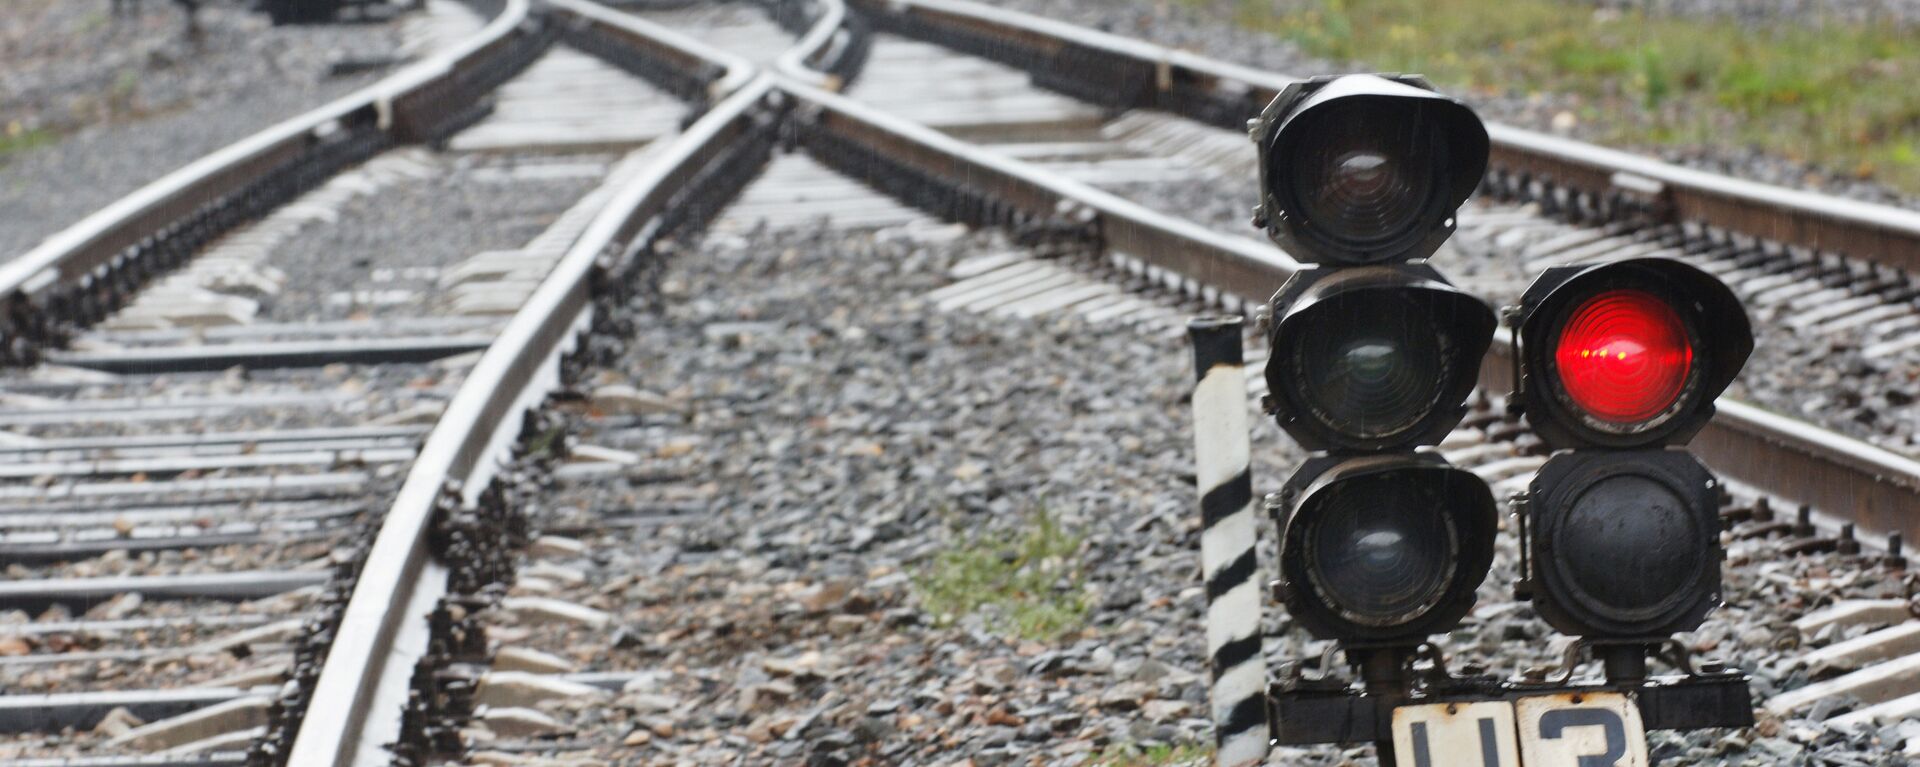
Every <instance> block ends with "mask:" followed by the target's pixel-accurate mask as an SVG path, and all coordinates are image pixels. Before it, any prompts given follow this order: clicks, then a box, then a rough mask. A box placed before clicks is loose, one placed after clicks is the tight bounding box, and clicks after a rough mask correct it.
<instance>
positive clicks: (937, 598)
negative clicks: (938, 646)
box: [914, 509, 1091, 641]
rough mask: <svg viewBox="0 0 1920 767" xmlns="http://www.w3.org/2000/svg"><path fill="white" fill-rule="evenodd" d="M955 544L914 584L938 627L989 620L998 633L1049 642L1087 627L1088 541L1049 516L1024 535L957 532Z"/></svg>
mask: <svg viewBox="0 0 1920 767" xmlns="http://www.w3.org/2000/svg"><path fill="white" fill-rule="evenodd" d="M955 535H956V536H957V540H956V542H955V544H954V545H953V546H952V547H950V548H948V549H947V550H946V551H942V552H941V553H940V554H939V555H937V556H936V557H934V560H933V562H932V563H931V564H930V565H928V566H927V567H926V568H925V569H924V570H923V571H922V572H920V573H919V577H917V578H915V579H914V587H915V591H916V593H917V594H918V596H919V598H920V604H921V606H922V607H924V608H925V609H926V610H927V611H928V612H929V613H932V614H933V616H934V618H935V619H936V620H937V621H940V622H942V623H951V622H952V621H954V620H957V619H959V618H961V617H963V616H967V615H972V614H975V613H981V614H984V615H986V616H987V617H988V622H989V624H990V625H992V626H993V627H994V628H995V630H998V631H1004V632H1008V633H1011V634H1014V635H1017V636H1019V637H1022V638H1025V639H1036V640H1042V641H1049V640H1054V639H1058V638H1060V637H1063V636H1066V635H1068V634H1070V633H1073V632H1075V631H1078V630H1079V629H1080V628H1081V627H1082V626H1083V625H1085V624H1086V620H1087V613H1088V611H1089V610H1090V608H1091V606H1090V605H1089V604H1087V598H1086V590H1085V588H1084V587H1083V586H1084V579H1083V574H1082V572H1081V569H1080V562H1079V552H1080V542H1081V537H1080V536H1079V535H1077V534H1074V533H1073V532H1071V531H1068V530H1067V529H1065V528H1064V527H1062V526H1061V525H1060V523H1059V521H1058V520H1055V519H1054V518H1053V517H1052V515H1049V514H1048V513H1047V512H1046V510H1045V509H1041V510H1039V511H1036V512H1034V514H1033V515H1032V516H1031V517H1029V518H1028V519H1027V520H1025V523H1024V524H1022V525H1021V526H1020V527H1019V528H1018V529H1016V530H1010V531H993V532H977V533H969V532H966V531H956V532H955Z"/></svg>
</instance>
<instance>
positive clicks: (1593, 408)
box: [1519, 258, 1753, 448]
mask: <svg viewBox="0 0 1920 767" xmlns="http://www.w3.org/2000/svg"><path fill="white" fill-rule="evenodd" d="M1521 310H1522V312H1523V313H1524V319H1523V320H1522V321H1521V325H1520V351H1519V353H1520V355H1521V360H1520V363H1521V370H1522V371H1523V376H1524V379H1523V381H1522V382H1521V385H1520V396H1521V401H1522V405H1523V406H1524V407H1525V409H1526V412H1527V415H1528V420H1529V421H1530V422H1531V423H1532V425H1533V428H1534V430H1535V431H1537V432H1538V433H1539V434H1540V438H1541V439H1542V440H1544V441H1545V442H1546V443H1547V444H1548V445H1549V446H1552V447H1554V448H1568V447H1607V448H1631V447H1659V446H1664V445H1673V444H1682V443H1684V442H1686V440H1687V439H1689V438H1691V437H1692V436H1693V435H1694V434H1695V433H1696V432H1698V431H1699V430H1700V428H1701V427H1702V426H1705V425H1706V423H1707V421H1708V420H1709V419H1711V418H1712V417H1713V401H1714V399H1715V398H1717V397H1719V396H1720V393H1721V392H1723V391H1725V390H1726V388H1727V386H1728V385H1729V384H1731V383H1732V382H1733V378H1734V376H1735V375H1737V374H1738V373H1739V372H1740V368H1741V367H1742V366H1743V365H1745V364H1746V360H1747V356H1748V355H1750V354H1752V353H1753V328H1752V325H1751V324H1750V323H1749V321H1748V320H1747V314H1746V311H1745V310H1744V309H1742V308H1741V305H1740V299H1739V298H1738V297H1737V296H1735V295H1734V293H1733V291H1732V290H1730V289H1728V288H1727V286H1726V285H1725V284H1723V283H1721V282H1720V281H1719V280H1717V279H1715V278H1714V277H1713V276H1712V275H1709V274H1707V273H1706V272H1703V271H1701V270H1699V269H1698V268H1695V267H1692V266H1688V265H1686V264H1683V263H1680V262H1678V261H1671V260H1667V259H1661V258H1642V259H1631V260H1627V261H1617V262H1613V263H1608V264H1601V265H1598V266H1566V267H1554V268H1552V269H1548V270H1547V271H1546V272H1545V273H1544V274H1542V275H1541V276H1540V278H1539V279H1537V280H1535V281H1534V283H1533V285H1532V286H1531V287H1529V288H1528V289H1527V292H1526V295H1525V296H1524V297H1522V299H1521Z"/></svg>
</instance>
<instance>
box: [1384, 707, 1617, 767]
mask: <svg viewBox="0 0 1920 767" xmlns="http://www.w3.org/2000/svg"><path fill="white" fill-rule="evenodd" d="M1575 701H1578V702H1575ZM1393 746H1394V754H1395V762H1396V764H1397V767H1647V735H1646V729H1645V728H1644V727H1643V726H1642V725H1641V723H1640V709H1639V707H1637V706H1635V705H1634V704H1633V701H1631V700H1629V699H1628V698H1627V697H1626V696H1625V695H1621V694H1619V693H1584V694H1581V695H1578V696H1575V695H1571V694H1562V695H1541V696H1536V697H1530V698H1521V699H1519V700H1518V701H1516V702H1513V703H1508V702H1505V701H1489V702H1479V703H1436V704H1431V705H1424V706H1403V707H1401V708H1397V709H1394V710H1393Z"/></svg>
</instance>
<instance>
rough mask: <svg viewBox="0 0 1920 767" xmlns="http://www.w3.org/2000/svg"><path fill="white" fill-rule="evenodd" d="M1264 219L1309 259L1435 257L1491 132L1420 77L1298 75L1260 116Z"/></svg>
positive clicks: (1483, 165) (1482, 166) (1476, 178)
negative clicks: (1300, 79) (1300, 78)
mask: <svg viewBox="0 0 1920 767" xmlns="http://www.w3.org/2000/svg"><path fill="white" fill-rule="evenodd" d="M1254 143H1255V145H1256V146H1257V147H1258V149H1259V151H1260V188H1261V200H1260V207H1259V209H1258V212H1257V213H1256V214H1255V222H1254V224H1255V226H1258V227H1260V228H1263V229H1266V230H1267V233H1268V235H1269V236H1271V237H1273V239H1274V240H1275V241H1276V242H1278V243H1280V246H1281V247H1282V248H1285V249H1286V250H1287V251H1288V252H1290V253H1292V254H1293V255H1294V256H1296V257H1298V258H1300V259H1301V260H1304V261H1313V262H1320V263H1338V264H1379V263H1393V262H1402V261H1407V260H1411V259H1421V258H1426V257H1428V256H1431V255H1433V252H1434V251H1435V250H1438V249H1439V248H1440V243H1442V242H1444V241H1445V240H1446V239H1447V237H1448V236H1450V235H1452V234H1453V229H1454V215H1453V214H1454V211H1455V210H1456V209H1458V208H1459V207H1460V204H1461V203H1464V202H1466V200H1467V197H1468V196H1469V195H1471V194H1473V190H1474V188H1475V187H1477V186H1479V184H1480V177H1481V175H1482V174H1483V173H1485V172H1486V169H1487V149H1488V140H1487V129H1486V127H1485V126H1484V125H1482V124H1481V123H1480V118H1479V117H1478V116H1477V115H1475V114H1474V113H1473V110H1472V109H1469V108H1468V107H1467V106H1466V105H1465V104H1462V103H1460V102H1458V101H1455V100H1453V99H1450V98H1447V97H1446V96H1442V95H1440V94H1438V93H1435V92H1434V91H1433V86H1431V85H1428V84H1427V82H1426V81H1425V80H1423V79H1421V78H1419V77H1413V76H1406V75H1349V76H1346V77H1334V78H1315V79H1312V80H1307V81H1303V82H1296V83H1294V84H1292V85H1290V86H1288V87H1287V89H1286V90H1284V91H1282V92H1281V93H1280V95H1279V96H1278V97H1277V98H1275V99H1274V101H1273V104H1272V105H1269V106H1268V107H1267V109H1266V111H1265V112H1264V113H1262V115H1261V116H1260V119H1258V120H1256V121H1255V124H1254Z"/></svg>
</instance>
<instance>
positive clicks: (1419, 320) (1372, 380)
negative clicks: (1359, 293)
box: [1293, 297, 1446, 439]
mask: <svg viewBox="0 0 1920 767" xmlns="http://www.w3.org/2000/svg"><path fill="white" fill-rule="evenodd" d="M1408 303H1410V302H1406V301H1402V302H1398V303H1397V304H1395V305H1379V304H1376V305H1372V306H1367V305H1365V304H1366V302H1364V301H1362V300H1359V299H1357V298H1348V297H1341V298H1336V299H1334V300H1333V303H1332V304H1330V305H1329V306H1327V307H1326V311H1327V312H1328V319H1327V320H1326V321H1324V322H1320V323H1318V324H1316V325H1315V328H1314V332H1313V333H1312V335H1309V336H1307V337H1305V338H1302V339H1301V340H1300V343H1299V344H1298V345H1297V346H1296V347H1295V350H1296V353H1295V356H1294V360H1293V364H1294V370H1297V371H1300V373H1301V374H1302V375H1303V377H1304V378H1305V380H1304V382H1303V383H1304V385H1305V388H1304V390H1303V391H1302V393H1303V394H1304V395H1305V398H1306V401H1307V404H1308V409H1309V412H1311V413H1312V414H1313V416H1314V417H1316V418H1318V419H1320V421H1321V422H1322V423H1324V424H1326V425H1327V426H1329V427H1332V428H1334V429H1336V430H1338V431H1340V432H1342V433H1347V434H1352V435H1354V436H1357V437H1360V438H1363V439H1373V438H1381V437H1388V436H1392V435H1394V434H1397V433H1399V432H1401V431H1404V430H1406V429H1408V428H1411V427H1413V426H1414V425H1416V424H1418V423H1419V422H1420V420H1421V419H1422V418H1424V417H1425V416H1426V415H1427V413H1429V412H1430V411H1432V410H1433V408H1434V405H1435V401H1436V399H1435V398H1436V397H1437V396H1438V395H1439V391H1440V389H1441V388H1442V387H1441V385H1440V382H1441V381H1443V380H1444V378H1443V376H1444V375H1445V373H1446V371H1445V368H1446V360H1445V355H1444V353H1443V351H1444V350H1443V349H1442V346H1443V344H1442V342H1441V340H1440V339H1439V338H1438V337H1437V333H1439V330H1438V327H1437V325H1436V323H1434V322H1433V321H1432V320H1431V318H1430V317H1428V316H1427V313H1426V312H1425V311H1423V310H1421V309H1420V308H1419V307H1410V306H1408V305H1407V304H1408Z"/></svg>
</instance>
